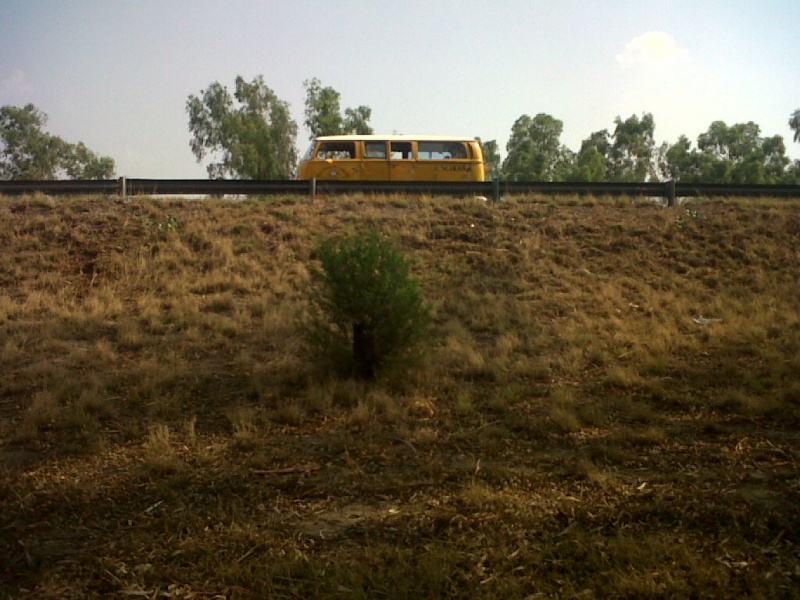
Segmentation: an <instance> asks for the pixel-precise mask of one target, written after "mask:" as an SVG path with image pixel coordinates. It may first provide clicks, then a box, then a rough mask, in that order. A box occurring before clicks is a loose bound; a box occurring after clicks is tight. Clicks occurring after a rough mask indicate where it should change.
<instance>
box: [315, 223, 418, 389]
mask: <svg viewBox="0 0 800 600" xmlns="http://www.w3.org/2000/svg"><path fill="white" fill-rule="evenodd" d="M317 257H318V259H319V261H320V263H321V268H319V269H312V271H311V276H312V282H313V287H312V291H311V297H310V300H311V319H310V322H309V327H308V329H307V332H308V338H309V341H310V345H311V348H312V349H313V350H314V351H315V352H316V353H317V356H319V357H322V358H324V359H326V360H328V361H330V362H331V363H332V364H333V365H334V366H335V367H336V368H337V369H339V370H340V371H342V372H344V373H345V374H348V375H353V376H355V377H358V378H360V379H365V380H369V379H373V378H374V377H375V376H376V375H377V373H378V372H379V371H381V370H383V369H384V368H387V367H389V366H394V367H398V366H399V367H404V366H408V365H409V364H410V361H411V359H412V358H413V356H414V350H415V349H417V348H418V346H419V343H420V342H421V341H422V340H423V339H424V338H425V337H426V334H427V332H428V328H429V313H428V307H427V305H426V304H425V301H424V298H423V294H422V291H421V290H420V287H419V283H418V281H417V280H416V279H415V278H414V277H412V276H411V274H410V269H411V265H412V261H411V259H409V258H408V257H406V256H405V255H404V254H403V253H402V252H401V251H400V250H398V249H397V248H395V247H394V246H393V245H392V244H391V242H389V241H388V240H386V239H385V238H384V237H383V236H382V235H381V234H380V233H379V232H378V231H376V230H374V229H370V230H367V231H366V232H362V233H358V234H355V235H352V236H345V237H338V238H332V239H327V240H324V241H322V242H321V243H320V244H319V246H318V248H317Z"/></svg>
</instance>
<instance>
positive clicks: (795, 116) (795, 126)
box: [789, 108, 800, 142]
mask: <svg viewBox="0 0 800 600" xmlns="http://www.w3.org/2000/svg"><path fill="white" fill-rule="evenodd" d="M789 127H791V128H792V131H794V141H795V142H800V108H798V109H797V110H795V111H794V112H793V113H792V116H791V117H789Z"/></svg>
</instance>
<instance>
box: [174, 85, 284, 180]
mask: <svg viewBox="0 0 800 600" xmlns="http://www.w3.org/2000/svg"><path fill="white" fill-rule="evenodd" d="M186 112H187V113H188V115H189V130H190V131H191V133H192V140H191V143H190V145H191V148H192V152H193V153H194V155H195V157H196V158H197V162H201V161H202V160H203V158H205V157H206V155H208V154H218V155H219V156H220V158H219V161H218V162H212V163H210V164H209V165H208V166H207V171H208V176H209V177H210V178H212V179H215V178H224V177H231V178H235V179H289V178H291V177H292V176H293V174H294V168H295V164H296V162H297V150H296V149H295V138H296V137H297V123H295V121H294V120H293V119H292V118H291V115H290V112H289V104H288V103H287V102H285V101H283V100H280V99H279V98H278V96H277V95H276V94H275V93H274V92H273V91H272V90H271V89H270V88H268V87H267V86H266V84H265V83H264V78H263V77H262V76H261V75H258V76H257V77H255V78H254V79H253V81H252V82H250V83H248V82H246V81H245V80H244V78H243V77H242V76H241V75H239V76H237V77H236V90H235V92H234V94H233V97H232V96H231V94H230V92H229V91H228V89H227V88H226V87H225V86H223V85H222V84H220V83H219V82H214V83H212V84H211V85H209V86H208V88H207V89H206V90H201V91H200V95H199V96H195V95H190V96H189V99H188V100H187V101H186Z"/></svg>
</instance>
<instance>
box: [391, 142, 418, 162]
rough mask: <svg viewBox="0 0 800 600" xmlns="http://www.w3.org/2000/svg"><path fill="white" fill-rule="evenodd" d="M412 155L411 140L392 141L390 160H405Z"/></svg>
mask: <svg viewBox="0 0 800 600" xmlns="http://www.w3.org/2000/svg"><path fill="white" fill-rule="evenodd" d="M413 157H414V154H413V151H412V149H411V142H392V160H407V159H410V158H413Z"/></svg>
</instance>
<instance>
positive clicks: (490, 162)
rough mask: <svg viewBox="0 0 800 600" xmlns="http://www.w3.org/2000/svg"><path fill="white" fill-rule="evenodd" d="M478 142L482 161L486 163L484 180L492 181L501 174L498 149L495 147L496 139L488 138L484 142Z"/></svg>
mask: <svg viewBox="0 0 800 600" xmlns="http://www.w3.org/2000/svg"><path fill="white" fill-rule="evenodd" d="M478 142H479V143H480V145H481V153H482V154H483V163H484V165H486V168H485V173H486V181H492V180H494V179H496V178H499V177H500V176H501V172H502V168H501V164H502V163H501V160H500V151H499V150H498V148H497V140H489V141H486V142H481V141H480V139H479V140H478Z"/></svg>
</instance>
